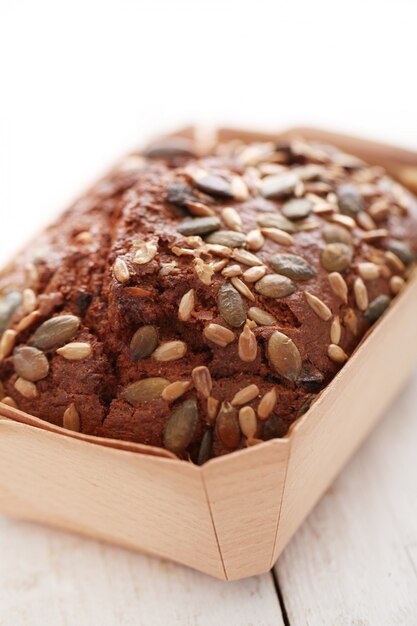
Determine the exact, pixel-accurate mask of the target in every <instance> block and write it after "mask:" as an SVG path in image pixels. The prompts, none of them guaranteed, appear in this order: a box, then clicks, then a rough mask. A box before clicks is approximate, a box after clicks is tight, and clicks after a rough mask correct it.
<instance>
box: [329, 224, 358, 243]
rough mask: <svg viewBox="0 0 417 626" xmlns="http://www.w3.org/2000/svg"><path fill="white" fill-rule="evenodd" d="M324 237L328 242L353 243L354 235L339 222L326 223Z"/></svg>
mask: <svg viewBox="0 0 417 626" xmlns="http://www.w3.org/2000/svg"><path fill="white" fill-rule="evenodd" d="M323 239H324V241H325V242H326V243H344V244H346V245H347V246H351V245H352V235H351V234H350V232H349V231H348V230H346V228H343V226H339V225H338V224H325V225H324V227H323Z"/></svg>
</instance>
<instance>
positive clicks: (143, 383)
mask: <svg viewBox="0 0 417 626" xmlns="http://www.w3.org/2000/svg"><path fill="white" fill-rule="evenodd" d="M168 385H169V380H166V378H143V379H142V380H137V381H136V382H134V383H131V384H130V385H128V386H127V387H125V389H124V390H123V391H122V398H123V399H124V400H126V401H127V402H129V404H132V405H133V406H135V405H136V404H140V403H141V402H148V401H149V400H155V399H156V398H160V397H161V394H162V392H163V390H164V389H165V388H166V387H168Z"/></svg>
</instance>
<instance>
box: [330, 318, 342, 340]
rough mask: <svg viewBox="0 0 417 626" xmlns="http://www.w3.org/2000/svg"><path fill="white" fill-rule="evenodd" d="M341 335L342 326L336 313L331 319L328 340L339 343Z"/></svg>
mask: <svg viewBox="0 0 417 626" xmlns="http://www.w3.org/2000/svg"><path fill="white" fill-rule="evenodd" d="M341 337H342V326H341V324H340V317H339V316H338V315H336V317H335V318H334V319H333V321H332V325H331V326H330V340H331V342H332V343H334V344H336V345H337V344H338V343H340V339H341Z"/></svg>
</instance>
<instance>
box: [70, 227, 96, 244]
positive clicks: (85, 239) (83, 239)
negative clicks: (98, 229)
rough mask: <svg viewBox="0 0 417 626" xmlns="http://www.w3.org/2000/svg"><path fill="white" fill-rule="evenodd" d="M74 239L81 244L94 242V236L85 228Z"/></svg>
mask: <svg viewBox="0 0 417 626" xmlns="http://www.w3.org/2000/svg"><path fill="white" fill-rule="evenodd" d="M74 241H75V242H76V243H79V244H81V245H90V244H92V243H93V241H94V240H93V236H92V235H91V233H90V232H89V231H88V230H83V231H81V232H80V233H78V234H77V235H75V237H74Z"/></svg>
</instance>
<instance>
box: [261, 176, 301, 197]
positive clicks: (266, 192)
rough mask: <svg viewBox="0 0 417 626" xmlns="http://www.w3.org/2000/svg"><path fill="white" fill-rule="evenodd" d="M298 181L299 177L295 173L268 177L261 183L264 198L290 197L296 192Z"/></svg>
mask: <svg viewBox="0 0 417 626" xmlns="http://www.w3.org/2000/svg"><path fill="white" fill-rule="evenodd" d="M298 180H299V179H298V177H297V176H296V175H295V174H294V173H293V172H284V173H282V174H276V175H275V176H266V177H265V178H264V179H263V180H262V182H261V189H260V191H261V194H262V195H263V196H264V198H279V197H281V196H288V195H290V194H291V193H292V192H293V191H294V189H295V187H296V185H297V183H298Z"/></svg>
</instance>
